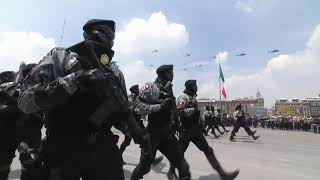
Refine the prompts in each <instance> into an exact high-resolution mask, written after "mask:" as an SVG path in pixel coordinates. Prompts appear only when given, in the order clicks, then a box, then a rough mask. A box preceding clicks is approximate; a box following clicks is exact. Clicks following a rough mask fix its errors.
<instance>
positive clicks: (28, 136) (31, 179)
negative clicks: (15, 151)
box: [19, 120, 44, 180]
mask: <svg viewBox="0 0 320 180" xmlns="http://www.w3.org/2000/svg"><path fill="white" fill-rule="evenodd" d="M33 121H34V122H29V124H28V126H27V127H25V128H24V129H23V131H22V132H23V137H22V141H23V142H25V143H26V144H27V145H28V146H29V147H30V148H32V149H38V148H39V147H40V144H41V136H42V134H41V128H42V122H40V121H35V120H33ZM19 160H20V163H21V166H22V171H21V177H20V179H21V180H37V179H41V177H42V176H43V174H44V172H43V171H44V169H43V167H41V162H38V163H34V164H32V165H30V164H24V163H25V162H22V161H21V154H20V158H19Z"/></svg>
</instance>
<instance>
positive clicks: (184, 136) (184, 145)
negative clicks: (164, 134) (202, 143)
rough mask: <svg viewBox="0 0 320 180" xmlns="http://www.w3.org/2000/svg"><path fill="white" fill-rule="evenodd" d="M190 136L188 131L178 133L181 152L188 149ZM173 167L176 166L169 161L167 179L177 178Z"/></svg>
mask: <svg viewBox="0 0 320 180" xmlns="http://www.w3.org/2000/svg"><path fill="white" fill-rule="evenodd" d="M191 138H192V134H191V133H190V132H187V131H184V132H182V133H181V134H180V136H179V142H180V145H181V150H182V152H183V153H184V152H186V150H187V149H188V146H189V144H190V141H191ZM175 169H176V167H175V166H174V165H173V164H172V163H171V164H170V168H169V171H168V173H167V177H168V179H169V180H173V179H177V175H176V172H175Z"/></svg>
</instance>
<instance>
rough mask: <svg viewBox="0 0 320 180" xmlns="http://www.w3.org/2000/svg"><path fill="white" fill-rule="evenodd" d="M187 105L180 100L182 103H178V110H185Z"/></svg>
mask: <svg viewBox="0 0 320 180" xmlns="http://www.w3.org/2000/svg"><path fill="white" fill-rule="evenodd" d="M185 104H186V103H185V102H184V101H183V100H180V101H179V102H178V104H177V108H178V109H183V108H184V105H185Z"/></svg>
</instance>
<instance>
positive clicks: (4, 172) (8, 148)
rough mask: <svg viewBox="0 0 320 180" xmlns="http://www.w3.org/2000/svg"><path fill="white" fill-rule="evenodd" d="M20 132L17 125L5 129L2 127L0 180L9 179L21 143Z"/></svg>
mask: <svg viewBox="0 0 320 180" xmlns="http://www.w3.org/2000/svg"><path fill="white" fill-rule="evenodd" d="M19 135H20V133H19V131H18V129H16V127H14V128H11V127H10V128H7V129H3V128H2V127H0V180H7V178H8V175H9V173H10V166H11V163H12V161H13V159H14V157H15V151H16V149H17V147H18V145H19V141H20V136H19Z"/></svg>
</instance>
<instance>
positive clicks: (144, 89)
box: [139, 84, 150, 96]
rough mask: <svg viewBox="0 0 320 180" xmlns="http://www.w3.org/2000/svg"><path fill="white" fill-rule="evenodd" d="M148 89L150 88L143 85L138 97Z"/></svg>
mask: <svg viewBox="0 0 320 180" xmlns="http://www.w3.org/2000/svg"><path fill="white" fill-rule="evenodd" d="M148 89H150V86H149V85H147V84H146V85H144V86H143V87H142V88H141V89H140V92H139V96H143V94H144V93H145V92H147V91H148Z"/></svg>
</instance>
